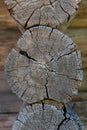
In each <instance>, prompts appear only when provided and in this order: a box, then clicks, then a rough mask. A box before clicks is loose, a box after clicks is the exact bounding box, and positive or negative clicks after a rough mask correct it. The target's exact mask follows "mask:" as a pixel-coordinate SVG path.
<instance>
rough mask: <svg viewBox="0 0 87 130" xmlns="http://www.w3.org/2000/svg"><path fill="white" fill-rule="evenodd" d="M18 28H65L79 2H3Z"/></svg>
mask: <svg viewBox="0 0 87 130" xmlns="http://www.w3.org/2000/svg"><path fill="white" fill-rule="evenodd" d="M4 2H5V4H6V6H7V8H8V10H9V12H10V13H11V15H12V16H13V18H14V19H15V20H16V22H17V23H18V24H19V26H20V27H19V28H21V30H22V31H23V30H24V29H23V28H25V29H26V28H30V27H32V26H36V25H43V26H51V27H53V28H58V29H62V28H66V27H67V24H68V23H69V22H70V21H71V20H72V18H73V17H74V16H75V14H76V11H77V9H78V4H79V3H80V2H81V0H66V1H65V0H43V1H41V0H34V1H32V0H18V1H16V0H4Z"/></svg>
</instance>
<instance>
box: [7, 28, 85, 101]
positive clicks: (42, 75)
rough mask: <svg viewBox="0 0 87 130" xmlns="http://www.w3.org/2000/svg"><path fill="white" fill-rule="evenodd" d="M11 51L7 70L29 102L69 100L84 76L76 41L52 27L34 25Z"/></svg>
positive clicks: (15, 89) (13, 86)
mask: <svg viewBox="0 0 87 130" xmlns="http://www.w3.org/2000/svg"><path fill="white" fill-rule="evenodd" d="M18 47H19V48H20V50H19V52H18V51H16V50H14V49H13V50H12V51H11V53H10V54H9V56H8V58H7V61H6V65H5V72H6V75H7V80H8V83H9V85H10V86H11V89H12V91H13V92H14V93H16V94H17V95H18V96H19V97H20V98H21V99H23V100H24V101H26V102H28V103H34V102H38V101H40V100H44V99H53V100H56V101H59V102H64V103H66V102H68V101H69V99H70V97H71V96H72V95H73V94H76V93H77V89H76V88H77V87H78V86H80V83H81V80H82V76H83V75H82V70H81V59H80V58H81V57H80V52H79V51H78V50H77V49H76V45H75V43H73V41H72V40H71V39H70V38H69V37H68V36H66V35H64V34H63V33H61V32H59V31H58V30H56V29H52V28H49V27H42V26H39V27H33V28H31V29H30V30H27V31H26V32H25V33H24V34H23V36H22V37H21V38H20V39H19V41H18Z"/></svg>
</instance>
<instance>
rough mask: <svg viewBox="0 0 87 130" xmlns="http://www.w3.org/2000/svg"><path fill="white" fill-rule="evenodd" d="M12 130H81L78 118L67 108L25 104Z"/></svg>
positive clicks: (66, 106)
mask: <svg viewBox="0 0 87 130" xmlns="http://www.w3.org/2000/svg"><path fill="white" fill-rule="evenodd" d="M12 130H83V126H82V124H81V122H80V119H79V117H78V116H77V115H76V114H75V113H74V112H73V110H72V109H71V108H70V107H69V106H68V105H65V106H63V108H62V109H60V108H59V107H58V106H54V105H52V104H46V103H45V104H44V103H39V104H33V105H28V104H26V105H25V106H24V107H23V108H22V109H21V111H20V112H19V115H18V117H17V118H16V120H15V122H14V125H13V129H12Z"/></svg>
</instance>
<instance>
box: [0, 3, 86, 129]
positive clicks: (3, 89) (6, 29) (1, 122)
mask: <svg viewBox="0 0 87 130" xmlns="http://www.w3.org/2000/svg"><path fill="white" fill-rule="evenodd" d="M65 34H68V36H69V37H71V38H72V40H73V41H74V42H75V43H76V44H77V45H78V48H79V50H81V53H82V61H83V67H82V68H83V70H84V79H83V83H82V86H81V88H80V89H79V95H78V96H77V97H73V101H72V103H71V105H72V104H73V103H74V105H73V107H74V108H75V111H76V112H77V113H78V115H79V116H80V118H81V120H82V122H83V124H84V125H85V130H87V0H83V1H82V4H81V6H80V8H79V11H78V14H77V16H76V18H75V19H74V20H73V21H72V22H71V25H70V26H69V28H68V29H67V30H66V31H65ZM19 37H20V32H19V30H18V29H17V27H16V24H15V22H14V20H13V19H12V18H11V17H10V15H9V13H8V11H7V9H6V8H5V6H4V4H3V2H2V0H0V129H1V130H11V126H12V122H13V120H14V119H15V117H16V115H17V113H18V111H19V109H20V107H21V104H22V102H21V101H20V100H19V99H18V98H17V97H16V96H15V95H14V94H13V93H12V92H11V91H10V88H9V87H8V85H7V82H6V79H5V75H4V62H5V59H6V57H7V55H8V53H9V52H10V50H11V48H13V47H16V42H17V40H18V38H19Z"/></svg>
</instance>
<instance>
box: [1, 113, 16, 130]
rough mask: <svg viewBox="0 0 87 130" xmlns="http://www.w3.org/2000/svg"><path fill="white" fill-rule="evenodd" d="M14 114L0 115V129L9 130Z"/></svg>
mask: <svg viewBox="0 0 87 130" xmlns="http://www.w3.org/2000/svg"><path fill="white" fill-rule="evenodd" d="M15 118H16V114H11V115H10V114H0V129H1V130H11V128H12V125H13V122H14V120H15Z"/></svg>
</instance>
